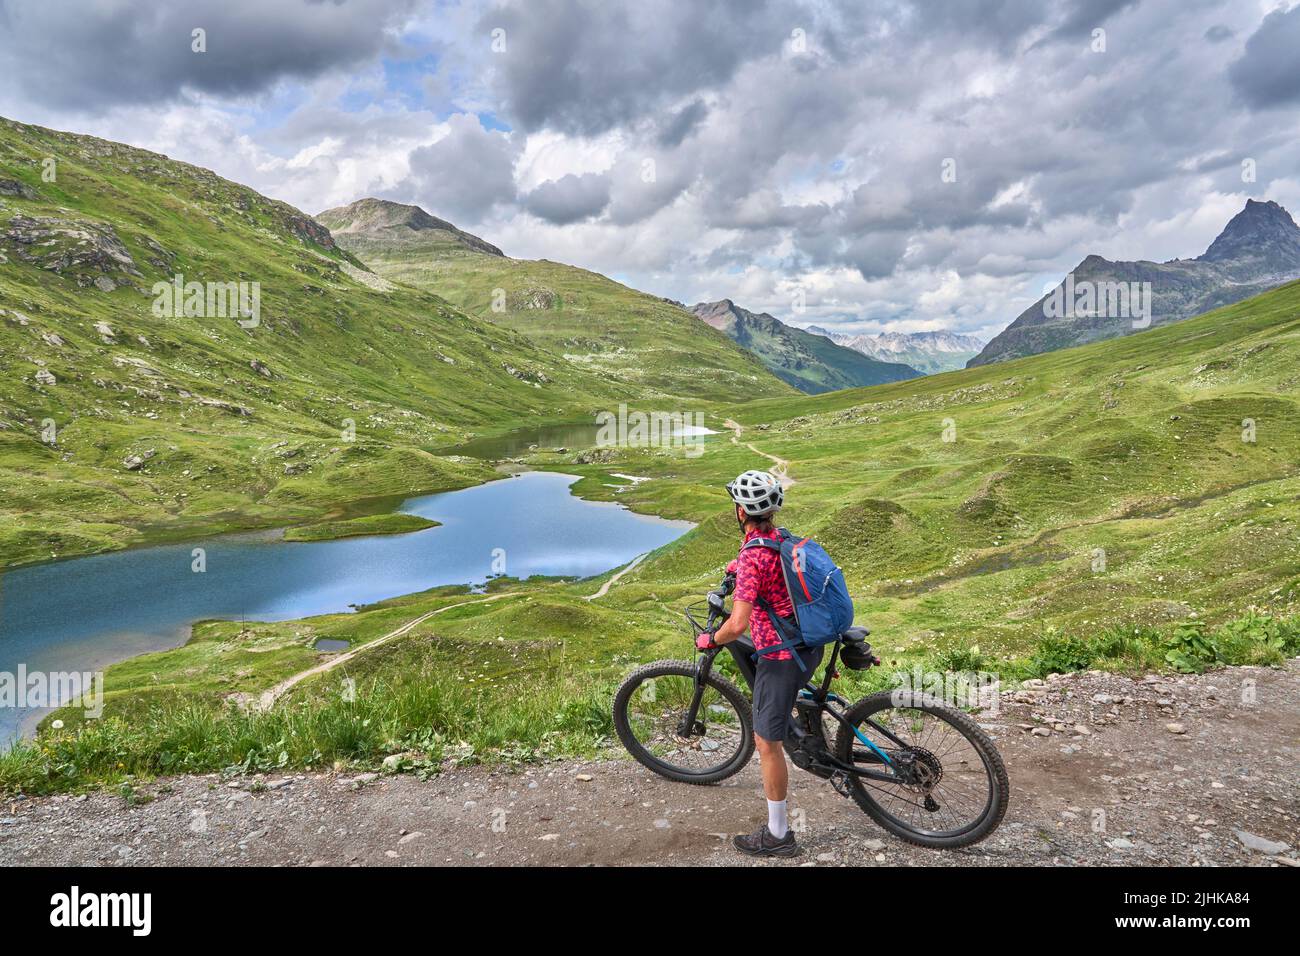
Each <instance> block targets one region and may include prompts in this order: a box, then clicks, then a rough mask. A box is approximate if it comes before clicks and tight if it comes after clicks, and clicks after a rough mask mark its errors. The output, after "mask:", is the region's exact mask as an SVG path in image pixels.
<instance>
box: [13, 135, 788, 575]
mask: <svg viewBox="0 0 1300 956" xmlns="http://www.w3.org/2000/svg"><path fill="white" fill-rule="evenodd" d="M47 170H48V171H49V172H50V173H52V176H49V175H46V172H47ZM47 180H48V181H47ZM177 275H182V276H184V280H185V281H187V282H188V281H197V282H201V283H209V282H211V283H239V282H246V283H258V284H259V288H260V316H259V318H260V323H259V324H258V325H257V326H256V327H253V328H246V327H244V326H243V325H241V322H240V318H239V316H238V315H236V314H233V313H232V312H231V311H230V310H226V312H225V314H224V315H213V314H206V315H191V316H188V317H185V316H182V317H175V316H174V315H173V314H172V313H171V312H170V311H168V312H166V314H164V315H161V316H160V315H158V314H155V311H154V308H153V306H154V304H155V301H156V298H157V297H156V296H155V294H154V291H153V287H154V284H155V283H158V282H163V283H166V282H171V281H173V280H174V277H175V276H177ZM591 281H592V284H593V286H600V287H602V288H603V287H604V286H611V287H613V286H614V284H613V283H608V281H607V280H603V279H600V278H599V277H592V278H591ZM617 288H620V289H621V287H617ZM624 291H625V292H626V290H624ZM642 298H644V297H642ZM214 304H219V303H214ZM200 311H203V312H208V308H207V303H206V301H204V302H203V309H201V310H200ZM641 318H642V319H643V321H642V322H641V324H640V325H639V326H638V328H639V329H640V331H639V332H638V336H639V339H638V341H641V340H644V341H645V342H646V343H650V346H649V347H650V350H651V351H653V350H654V349H655V348H663V349H665V350H667V351H666V352H665V355H667V356H668V357H666V358H665V360H664V361H663V362H660V363H656V361H654V360H648V359H647V358H646V357H645V356H644V355H642V356H640V357H638V358H636V359H635V360H634V359H633V358H632V355H633V352H632V346H633V345H634V344H635V343H634V342H632V341H628V342H627V343H620V344H619V345H617V346H614V348H615V350H616V354H618V355H621V356H623V358H620V359H619V360H618V361H617V362H614V363H613V364H604V363H602V362H601V361H599V360H598V358H597V359H593V360H592V361H564V360H559V359H557V356H556V354H555V351H554V349H552V348H549V347H543V346H541V345H539V344H538V343H537V342H536V341H534V339H532V338H530V337H529V336H526V335H522V334H519V333H517V332H516V331H514V330H512V329H510V328H507V327H504V326H502V325H494V324H489V323H483V322H481V321H478V320H476V319H472V318H470V317H468V316H466V315H465V314H464V313H463V312H461V311H459V310H458V309H456V308H455V307H453V306H452V305H449V304H448V303H447V301H446V300H444V299H442V298H439V297H436V296H434V295H431V294H430V293H428V292H426V291H421V290H418V289H413V288H410V287H407V286H402V285H396V284H394V283H391V282H388V281H386V280H384V279H382V278H380V277H378V276H376V275H374V274H373V273H371V272H370V271H368V269H367V268H366V267H365V266H363V265H361V263H359V262H358V261H357V260H356V259H354V258H353V257H352V256H351V255H350V254H348V253H346V252H345V251H343V250H342V249H340V248H339V247H338V246H337V245H336V244H335V242H334V240H333V238H332V237H331V236H330V234H329V232H328V230H326V229H324V228H323V227H321V226H320V225H319V224H318V223H316V222H315V221H314V220H312V219H310V218H309V217H307V216H305V215H303V214H302V213H300V212H298V211H297V210H295V209H292V208H291V207H289V206H286V205H284V204H283V203H278V202H275V201H273V200H269V199H267V198H265V197H263V196H260V195H258V194H257V193H255V192H253V191H252V190H250V189H247V188H245V187H243V186H240V185H238V184H235V183H232V182H229V181H227V180H224V179H221V178H220V177H218V176H216V175H215V174H213V173H211V172H209V171H207V170H203V169H200V168H198V167H194V166H190V165H188V164H185V163H180V162H176V161H173V160H170V159H168V158H166V157H164V156H160V155H158V154H155V153H150V152H146V151H144V150H138V149H134V148H131V147H127V146H122V145H119V144H114V143H110V142H106V141H104V140H99V139H95V138H92V137H86V136H77V135H72V134H68V133H59V132H54V131H51V130H46V129H42V128H39V127H34V126H26V125H23V124H19V123H14V122H10V121H7V120H0V567H4V566H13V565H16V564H20V563H25V562H30V561H37V560H43V559H49V558H52V557H59V556H67V555H72V554H78V553H87V552H93V551H99V550H104V549H110V548H118V547H123V546H126V545H128V544H131V543H133V542H139V541H142V540H154V539H158V538H161V537H167V536H176V535H182V534H197V533H203V532H208V531H218V530H225V529H229V528H232V527H242V526H251V525H266V524H271V523H290V522H299V521H306V520H313V519H319V518H321V517H325V516H331V515H340V514H344V513H345V512H348V511H350V510H355V509H358V508H359V509H361V510H365V509H366V508H367V507H368V506H367V505H365V504H363V503H361V502H364V501H365V500H366V499H371V498H377V497H384V496H393V495H400V494H406V493H411V492H416V491H434V490H439V489H443V488H448V487H453V486H459V485H465V484H470V483H474V482H476V481H480V480H482V479H483V478H484V477H485V476H486V475H487V474H489V472H488V470H487V469H486V467H485V466H483V465H482V464H481V463H477V462H472V461H468V460H455V459H446V458H441V457H437V456H436V455H433V454H430V449H434V448H436V447H439V446H446V445H449V444H453V443H455V442H457V441H460V440H462V439H463V438H465V437H466V436H467V435H469V434H472V433H480V432H487V431H494V430H499V429H501V428H504V427H509V426H513V425H518V424H521V423H524V422H527V421H529V420H537V419H548V420H566V419H573V418H583V419H590V417H591V415H592V414H593V412H594V411H595V410H599V409H608V408H611V407H613V405H614V403H616V402H618V401H623V400H637V401H644V402H648V403H649V402H653V403H655V404H656V405H666V406H667V407H668V408H670V409H671V408H676V407H678V406H679V405H680V404H681V403H685V402H692V401H700V400H714V399H720V398H723V397H725V396H726V395H728V394H731V393H733V392H734V391H735V390H736V389H737V388H739V387H741V386H743V387H744V388H745V389H746V391H747V392H754V391H757V392H758V393H759V394H768V395H774V394H780V393H782V392H783V391H784V389H785V387H784V386H783V385H781V384H780V383H779V382H777V381H776V380H775V379H774V378H771V377H770V376H768V375H767V374H766V373H765V372H764V371H763V370H762V368H761V367H759V366H758V365H757V363H755V362H753V361H752V360H750V359H749V358H748V357H746V356H745V355H744V354H743V353H740V352H739V350H736V349H734V347H732V346H731V345H730V343H726V342H725V340H722V341H723V343H724V347H721V348H716V349H715V348H711V347H704V348H699V347H697V348H695V349H694V351H695V352H696V354H695V355H694V364H693V367H691V368H690V369H689V370H687V369H684V368H683V367H682V364H681V361H680V360H681V359H682V353H681V352H675V351H672V349H673V348H674V346H672V344H671V343H674V342H676V341H677V340H676V339H675V338H674V336H675V335H676V334H677V333H676V332H675V331H674V329H676V328H678V327H679V326H680V325H681V324H682V323H676V324H674V323H673V322H668V323H667V325H666V331H665V332H664V334H663V338H664V341H665V342H667V343H669V344H668V345H663V344H662V343H661V344H660V345H658V346H656V345H655V344H654V343H656V342H657V341H658V338H657V336H658V334H659V333H658V332H657V331H656V329H655V328H654V324H655V322H656V321H657V319H658V314H657V312H656V311H655V310H653V309H649V310H647V311H646V313H645V314H644V315H643V316H642V317H641ZM244 321H245V322H246V323H247V322H248V321H249V320H248V319H245V320H244ZM711 337H713V333H709V336H705V337H696V338H695V339H693V340H691V341H692V342H693V343H694V344H695V346H699V345H700V344H701V343H703V344H705V345H709V344H711V341H710V340H711ZM716 338H718V339H721V336H716ZM575 347H576V346H575ZM683 347H684V346H683ZM619 348H622V349H623V351H622V352H617V349H619ZM668 353H671V355H668ZM669 359H671V361H670V360H669ZM667 390H679V391H672V394H671V396H669V394H668V391H667ZM345 505H346V507H344V506H345ZM344 516H346V515H344Z"/></svg>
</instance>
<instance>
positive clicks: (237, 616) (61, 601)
mask: <svg viewBox="0 0 1300 956" xmlns="http://www.w3.org/2000/svg"><path fill="white" fill-rule="evenodd" d="M507 477H508V476H507V475H499V476H498V478H497V479H495V480H489V481H485V482H480V483H479V484H477V485H473V486H469V487H466V488H460V489H456V490H455V491H451V492H436V493H434V494H432V495H425V496H416V497H409V498H405V499H403V500H402V501H400V502H397V503H395V504H390V505H389V507H396V508H398V509H400V510H396V511H394V512H392V513H391V516H392V517H400V518H403V519H407V520H408V521H411V522H417V523H420V524H421V525H422V527H421V528H419V529H414V528H411V529H406V528H403V529H401V531H402V533H394V534H362V535H346V536H338V537H335V536H331V537H329V538H326V539H323V540H315V541H303V542H291V541H285V540H284V539H283V534H282V532H281V531H280V529H272V530H269V531H264V532H246V533H242V534H234V535H223V536H216V537H214V538H204V539H199V540H191V541H183V542H176V543H172V544H170V545H166V546H161V549H160V550H161V552H163V553H159V554H156V555H151V554H149V553H148V551H149V549H144V548H136V549H132V551H133V552H134V554H135V556H134V557H133V558H132V559H130V560H127V561H126V562H125V564H123V563H122V562H121V561H120V560H119V559H121V558H124V557H125V551H123V552H118V553H114V554H100V555H96V556H90V557H88V558H85V559H83V560H87V561H90V562H92V564H90V565H87V568H86V570H85V571H80V570H72V569H67V570H62V571H58V572H56V571H53V570H51V568H50V565H49V563H47V565H46V567H44V568H40V569H37V568H29V569H27V571H26V572H18V573H20V574H23V577H22V578H21V579H15V580H14V581H12V582H11V583H12V585H13V588H12V589H11V590H12V591H13V593H12V598H13V600H11V601H10V602H8V603H9V607H8V608H7V610H10V611H11V612H12V613H11V614H10V615H9V621H8V626H7V627H4V628H0V632H4V631H7V632H9V637H11V638H16V639H17V644H16V645H12V646H10V647H9V653H8V656H9V657H10V658H12V661H11V664H12V663H14V662H19V661H26V662H27V663H28V666H33V662H40V664H39V666H40V667H41V669H43V670H45V671H48V672H50V673H57V672H64V671H71V672H77V673H80V672H81V671H84V670H87V669H88V668H89V664H90V663H91V662H94V663H96V664H103V665H105V666H114V667H116V665H120V664H122V663H124V662H129V661H136V660H139V659H140V658H147V657H150V656H152V655H155V654H158V653H167V652H170V651H174V650H177V649H178V648H181V647H186V646H188V645H191V644H193V643H194V641H195V640H196V635H200V634H203V635H204V636H205V638H206V637H207V636H210V634H211V633H216V632H214V631H213V629H212V628H213V626H214V625H216V626H217V630H218V631H220V632H223V633H225V632H229V633H227V639H232V638H233V639H236V640H241V641H242V635H243V634H244V633H245V632H247V633H249V634H252V633H254V632H256V631H260V630H263V629H264V626H268V625H269V626H272V629H273V630H275V631H278V632H280V633H285V632H286V631H287V630H291V629H293V628H294V627H295V626H302V629H303V630H304V632H308V631H311V630H312V629H313V628H314V627H315V626H316V622H313V623H310V624H309V623H306V622H308V621H309V620H311V619H323V618H333V619H335V622H336V623H338V619H340V618H344V617H352V616H353V614H354V613H355V612H356V611H357V610H359V609H361V608H373V607H375V606H376V605H382V604H386V603H387V602H390V601H402V600H404V599H407V598H412V597H415V596H418V595H421V594H423V593H425V592H426V591H429V590H430V589H431V588H452V589H455V590H459V591H461V592H464V591H466V590H468V589H471V588H473V587H474V586H475V584H476V582H481V581H483V580H484V575H487V579H488V580H491V579H492V578H493V577H494V574H493V573H490V572H489V557H491V560H492V562H496V561H497V557H496V555H497V553H498V552H500V554H501V560H502V562H504V556H505V554H506V553H507V552H508V553H509V555H510V562H511V563H510V577H511V578H512V579H516V580H518V581H519V582H520V583H523V582H524V581H527V580H528V579H529V578H533V577H537V576H539V575H540V576H542V577H547V576H558V577H561V578H566V579H569V580H580V579H584V578H588V577H598V576H600V575H603V574H606V573H608V572H609V571H611V570H616V569H617V568H618V567H620V566H622V565H623V564H625V563H626V562H627V561H628V560H630V559H632V558H634V557H636V556H637V555H638V554H639V553H641V552H640V550H639V548H638V547H637V545H638V542H639V541H640V542H644V544H643V546H644V547H646V548H649V549H653V548H655V547H658V546H660V545H661V544H663V543H665V542H666V541H668V540H673V539H675V538H676V537H679V536H680V535H681V534H684V533H687V532H688V531H689V530H690V529H691V528H692V527H693V523H692V522H689V521H682V520H680V519H668V518H662V517H659V516H654V515H645V514H639V513H637V512H634V511H632V509H630V508H628V507H627V506H625V505H622V504H620V503H618V502H609V501H601V500H591V499H588V498H585V497H582V496H580V495H578V494H576V492H575V490H574V486H575V485H576V484H577V483H578V481H579V480H580V476H578V475H574V474H571V473H563V474H559V473H556V472H553V471H549V470H536V471H531V470H530V471H528V472H525V473H524V474H521V475H515V476H513V477H511V479H510V480H509V481H506V480H504V479H505V478H507ZM516 484H518V485H519V486H521V487H519V488H518V489H517V490H516V489H514V488H513V487H512V486H515V485H516ZM493 488H495V489H497V490H496V491H490V490H489V489H493ZM548 489H549V490H548ZM465 495H468V496H469V497H468V498H464V497H462V496H465ZM474 502H479V503H478V504H474ZM544 502H549V503H548V504H546V506H545V507H543V508H541V509H540V510H538V509H534V507H533V506H534V505H537V504H541V503H544ZM565 502H569V504H567V505H566V504H565ZM521 508H522V509H523V510H522V511H521V510H520V509H521ZM606 509H610V510H611V511H613V512H622V513H623V514H624V515H626V517H624V518H618V517H615V516H613V515H612V514H611V515H610V517H608V518H600V517H593V516H598V515H599V514H600V513H601V512H606ZM606 513H607V514H609V512H606ZM514 515H520V516H522V518H523V520H522V523H521V522H519V521H516V520H515V518H514V517H512V516H514ZM440 519H445V520H440ZM539 522H540V523H539ZM574 522H577V523H576V524H575V523H574ZM629 522H631V523H632V526H634V527H645V528H649V527H650V526H659V527H660V530H659V531H649V532H648V534H647V532H644V531H638V532H637V536H632V537H629V536H628V531H629V530H630V526H629ZM584 526H585V527H587V528H589V529H599V528H606V527H607V528H609V529H619V530H617V531H612V532H611V533H612V539H613V540H616V541H618V542H619V543H618V544H617V545H612V546H611V543H610V540H607V539H606V538H605V537H602V532H599V531H595V533H592V532H588V533H587V536H586V537H584V536H583V534H582V533H580V532H579V529H581V528H583V527H584ZM665 528H669V529H671V530H664V529H665ZM426 534H432V535H435V536H436V538H426V537H424V535H426ZM638 536H639V537H638ZM403 540H405V541H406V543H405V544H402V543H400V542H401V541H403ZM560 540H563V541H567V542H570V546H568V547H564V548H561V549H559V550H558V551H557V550H556V549H555V548H554V547H553V546H552V544H551V543H552V542H555V541H560ZM349 542H352V544H349ZM381 542H386V543H381ZM191 546H193V551H194V552H195V553H196V554H198V552H200V551H201V552H203V553H202V554H201V555H199V557H198V558H196V559H195V560H199V561H203V562H205V564H206V567H205V568H200V569H199V570H216V571H217V574H218V575H219V576H218V577H212V576H211V575H203V576H202V578H203V580H204V582H205V583H204V586H203V587H200V589H199V591H197V592H195V591H192V590H191V588H190V586H189V581H190V579H191V575H190V572H191V571H193V570H195V569H194V568H192V567H191V564H192V561H191V554H190V552H191ZM489 548H491V555H489ZM299 549H301V550H299ZM309 549H310V550H309ZM321 549H327V550H321ZM340 549H342V550H340ZM517 549H518V550H517ZM240 555H243V556H244V557H239V556H240ZM259 555H260V557H259ZM106 560H107V561H108V564H107V565H106V564H105V563H104V562H105V561H106ZM232 562H234V563H232ZM521 562H522V563H521ZM502 567H504V563H503V564H502ZM498 570H499V569H498V568H497V567H496V566H495V563H493V565H492V567H491V572H496V571H498ZM34 571H44V572H45V573H43V574H36V575H35V576H33V574H32V572H34ZM182 578H183V579H184V580H183V581H182V580H181V579H182ZM194 580H195V581H198V580H200V579H194ZM210 587H215V588H216V590H210ZM61 595H62V596H61ZM43 605H46V608H45V610H44V611H42V610H41V608H42V606H43ZM73 621H76V622H77V624H76V626H75V627H73V626H72V623H71V622H73ZM19 622H23V625H22V626H21V627H20V626H19ZM0 623H3V622H0ZM182 624H183V625H184V634H182V633H181V632H180V631H179V630H178V628H179V627H180V626H181V625H182ZM231 625H233V626H234V627H235V631H231V630H230V626H231ZM342 626H343V627H344V628H346V627H347V625H342ZM69 627H71V630H69V629H68V628H69ZM185 634H188V635H190V636H189V638H188V639H187V638H186V636H185ZM236 634H238V635H240V636H239V637H236ZM291 643H292V642H291ZM295 653H297V652H295ZM34 655H35V656H34ZM258 659H259V658H257V657H256V656H255V657H254V658H253V660H254V661H256V660H258ZM110 662H111V665H110ZM160 666H162V668H163V671H167V670H168V669H169V668H170V666H171V665H170V664H167V665H162V664H161V662H160ZM94 669H100V668H94ZM163 683H164V684H167V683H170V681H164V682H163ZM112 689H113V690H117V689H118V688H112ZM17 716H18V721H19V723H20V724H21V729H19V728H8V729H9V730H10V731H13V730H15V729H18V730H19V733H20V734H21V735H22V736H27V735H28V734H30V732H31V729H32V724H31V721H30V718H29V717H24V716H23V715H21V714H19V715H17ZM41 719H43V717H41V716H37V717H36V720H37V722H38V723H39V721H40V720H41ZM5 736H8V734H7V733H6V735H5Z"/></svg>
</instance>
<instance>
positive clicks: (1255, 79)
mask: <svg viewBox="0 0 1300 956" xmlns="http://www.w3.org/2000/svg"><path fill="white" fill-rule="evenodd" d="M1297 51H1300V6H1298V7H1292V8H1291V9H1290V10H1286V11H1283V10H1274V11H1273V12H1272V13H1270V14H1269V15H1268V16H1266V17H1265V18H1264V22H1263V23H1261V24H1260V26H1259V29H1258V30H1256V31H1255V32H1254V34H1252V35H1251V37H1250V39H1249V40H1247V41H1246V49H1245V52H1244V53H1242V55H1241V59H1239V60H1237V61H1236V62H1235V63H1233V64H1232V67H1231V68H1230V69H1229V71H1228V75H1229V76H1231V77H1232V84H1233V86H1234V87H1236V89H1237V92H1239V93H1240V94H1241V96H1242V98H1243V99H1244V100H1245V101H1246V102H1247V103H1249V104H1250V105H1251V106H1253V107H1256V108H1264V107H1270V106H1280V105H1282V104H1285V103H1294V102H1297V101H1300V52H1297Z"/></svg>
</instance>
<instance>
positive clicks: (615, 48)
mask: <svg viewBox="0 0 1300 956" xmlns="http://www.w3.org/2000/svg"><path fill="white" fill-rule="evenodd" d="M812 20H813V17H812V15H811V14H809V13H806V12H804V10H803V7H802V5H801V4H796V3H772V2H762V0H758V2H755V0H711V2H709V3H681V2H674V0H641V2H637V3H628V4H623V3H611V2H608V0H527V2H523V0H511V2H506V3H502V4H500V5H498V6H497V7H495V8H493V9H492V10H490V11H488V12H487V13H486V14H485V15H484V16H483V18H482V19H481V21H480V27H481V29H482V31H483V35H484V36H485V37H487V36H489V35H491V32H492V31H493V30H497V29H500V30H504V31H505V35H504V38H505V49H504V50H502V51H501V52H499V53H497V54H496V55H495V56H494V57H493V58H492V60H491V61H490V62H491V65H492V67H493V68H494V69H495V70H496V80H497V89H498V92H499V93H500V95H501V96H502V97H503V99H504V101H505V109H506V112H507V113H508V115H509V116H511V117H512V119H513V120H514V121H515V122H516V123H517V124H518V125H519V126H520V127H522V128H523V129H525V130H530V131H531V130H536V129H540V128H542V127H549V128H551V129H556V130H561V131H564V132H568V133H581V134H596V133H602V132H605V131H606V130H609V129H612V128H614V127H616V126H620V125H622V124H624V123H629V122H633V121H635V120H637V119H640V118H643V117H645V116H647V115H649V114H652V113H656V112H658V111H660V110H661V109H662V108H663V107H664V106H665V105H667V104H670V103H672V102H674V101H675V100H676V99H678V98H680V97H681V96H684V95H688V94H691V93H695V92H697V91H700V90H706V89H710V88H713V87H716V86H718V85H720V84H722V83H724V82H726V81H727V80H728V79H729V78H730V77H731V76H732V75H733V74H734V73H735V71H736V69H737V67H739V66H740V65H741V64H742V63H744V62H746V61H748V60H751V59H754V58H757V57H761V56H765V55H767V54H770V53H773V52H776V51H778V50H780V48H781V46H782V44H783V43H785V42H787V41H788V40H789V39H790V35H791V31H792V30H793V29H795V28H797V27H799V26H800V24H801V23H807V24H811V23H812ZM485 42H486V41H485ZM683 135H684V134H683Z"/></svg>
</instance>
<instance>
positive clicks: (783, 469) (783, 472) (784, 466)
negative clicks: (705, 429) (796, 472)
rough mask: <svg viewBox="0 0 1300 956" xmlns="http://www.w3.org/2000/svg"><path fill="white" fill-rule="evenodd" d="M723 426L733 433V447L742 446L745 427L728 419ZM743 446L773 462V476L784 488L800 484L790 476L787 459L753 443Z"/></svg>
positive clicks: (746, 443)
mask: <svg viewBox="0 0 1300 956" xmlns="http://www.w3.org/2000/svg"><path fill="white" fill-rule="evenodd" d="M722 424H724V425H726V426H727V427H728V428H730V429H731V431H732V436H731V443H732V444H733V445H739V444H741V441H740V436H741V433H742V432H743V431H744V430H745V429H744V426H742V425H741V424H740V423H739V422H734V421H732V420H731V419H730V418H728V419H727V420H726V421H724V422H723V423H722ZM743 444H744V446H745V447H746V448H748V449H749V450H750V451H752V452H753V453H754V454H755V455H758V456H760V457H762V458H766V459H767V460H768V461H770V462H772V474H773V475H775V476H776V479H777V480H778V481H779V482H781V487H782V488H792V487H794V485H796V484H798V482H797V481H795V479H794V478H792V477H791V476H790V462H788V461H786V459H784V458H779V457H777V456H776V455H769V454H768V453H767V452H765V451H762V450H760V449H758V448H755V447H754V443H753V442H748V441H747V442H744V443H743Z"/></svg>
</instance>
